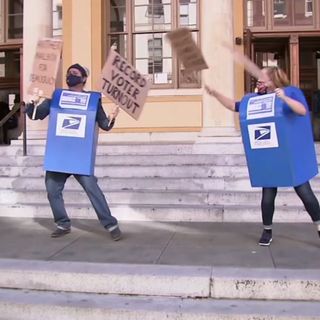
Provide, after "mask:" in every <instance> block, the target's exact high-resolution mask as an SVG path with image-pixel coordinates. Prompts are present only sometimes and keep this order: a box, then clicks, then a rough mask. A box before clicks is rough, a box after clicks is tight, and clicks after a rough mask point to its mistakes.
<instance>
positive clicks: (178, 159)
mask: <svg viewBox="0 0 320 320" xmlns="http://www.w3.org/2000/svg"><path fill="white" fill-rule="evenodd" d="M146 162H147V164H148V165H162V166H166V165H177V166H179V165H237V166H238V165H240V166H241V165H243V166H244V165H246V160H245V156H244V155H234V154H216V155H214V156H213V155H210V154H189V155H181V154H180V155H177V154H172V155H152V154H150V155H148V157H146V156H145V155H126V154H122V155H121V156H119V155H109V154H108V155H98V156H97V157H96V165H97V166H110V165H112V166H129V165H135V166H139V165H140V166H144V165H145V163H146ZM42 165H43V156H42V155H39V156H25V157H24V156H2V157H1V163H0V167H3V166H26V167H30V166H34V167H38V166H39V167H42Z"/></svg>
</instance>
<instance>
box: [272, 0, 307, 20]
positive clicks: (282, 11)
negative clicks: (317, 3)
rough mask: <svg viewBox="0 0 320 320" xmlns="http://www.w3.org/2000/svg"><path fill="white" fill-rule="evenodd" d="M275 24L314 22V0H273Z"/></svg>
mask: <svg viewBox="0 0 320 320" xmlns="http://www.w3.org/2000/svg"><path fill="white" fill-rule="evenodd" d="M273 17H274V25H275V26H305V25H312V24H313V0H273Z"/></svg>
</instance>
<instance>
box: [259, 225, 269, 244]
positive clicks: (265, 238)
mask: <svg viewBox="0 0 320 320" xmlns="http://www.w3.org/2000/svg"><path fill="white" fill-rule="evenodd" d="M271 242H272V230H266V229H264V230H263V232H262V235H261V238H260V240H259V245H260V246H269V245H270V243H271Z"/></svg>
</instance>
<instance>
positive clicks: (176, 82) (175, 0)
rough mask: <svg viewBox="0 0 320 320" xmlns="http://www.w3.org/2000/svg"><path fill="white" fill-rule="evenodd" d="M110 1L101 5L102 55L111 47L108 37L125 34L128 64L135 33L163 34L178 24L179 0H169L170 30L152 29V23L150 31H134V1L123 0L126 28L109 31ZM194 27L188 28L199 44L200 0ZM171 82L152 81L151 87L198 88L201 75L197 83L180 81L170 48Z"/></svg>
mask: <svg viewBox="0 0 320 320" xmlns="http://www.w3.org/2000/svg"><path fill="white" fill-rule="evenodd" d="M111 2H112V0H104V5H103V6H102V7H103V9H104V13H105V19H104V21H105V28H104V30H105V33H104V34H103V36H104V37H103V39H104V41H103V47H104V48H103V53H104V54H103V56H105V57H106V56H107V53H108V51H109V48H110V47H111V45H112V44H111V43H110V39H111V37H112V36H113V35H118V36H121V35H122V36H126V37H127V40H126V41H127V43H126V49H127V57H126V58H127V60H128V62H129V63H130V64H132V65H135V61H136V56H135V52H136V42H135V41H134V38H135V36H136V35H139V34H151V35H153V34H161V35H162V34H165V33H167V32H169V31H172V30H175V29H176V28H178V27H179V26H180V16H179V9H180V0H171V29H170V30H154V24H152V25H151V27H152V29H153V30H151V31H141V30H137V31H135V26H134V21H135V10H134V9H135V3H134V1H132V0H125V6H126V13H125V14H126V22H127V23H126V28H127V30H124V31H121V32H119V31H116V32H111V21H110V12H111V11H110V10H111ZM196 9H197V12H196V27H195V28H189V27H188V26H183V27H188V28H189V29H190V31H191V32H196V35H197V44H198V45H199V46H200V0H196ZM107 15H108V16H107ZM171 58H172V78H173V81H172V83H165V84H155V83H152V86H151V88H152V89H182V88H200V87H201V77H200V76H199V77H198V79H199V81H198V83H196V84H195V83H191V84H189V83H182V77H181V74H180V61H179V59H178V57H177V55H176V53H175V51H173V50H172V56H171ZM162 61H163V56H162Z"/></svg>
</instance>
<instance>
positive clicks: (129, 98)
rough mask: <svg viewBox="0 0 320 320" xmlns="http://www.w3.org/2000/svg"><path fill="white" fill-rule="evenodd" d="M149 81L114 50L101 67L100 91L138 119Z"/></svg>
mask: <svg viewBox="0 0 320 320" xmlns="http://www.w3.org/2000/svg"><path fill="white" fill-rule="evenodd" d="M150 85H151V83H150V82H149V81H148V79H147V78H146V77H144V76H143V75H142V74H141V73H140V72H139V71H137V70H136V69H135V68H134V67H133V66H131V65H130V64H129V63H128V62H127V61H126V60H125V59H124V58H122V57H121V56H120V55H119V54H118V53H117V52H115V51H114V50H110V53H109V55H108V59H107V61H106V63H105V65H104V67H103V69H102V77H101V91H102V92H103V93H104V94H105V95H106V96H108V97H109V98H110V99H111V100H112V101H113V102H114V103H115V104H117V105H118V106H119V107H120V108H121V109H123V110H124V111H125V112H127V113H128V114H129V115H130V116H131V117H132V118H134V119H135V120H138V119H139V116H140V114H141V112H142V108H143V105H144V103H145V100H146V98H147V95H148V91H149V88H150Z"/></svg>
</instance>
